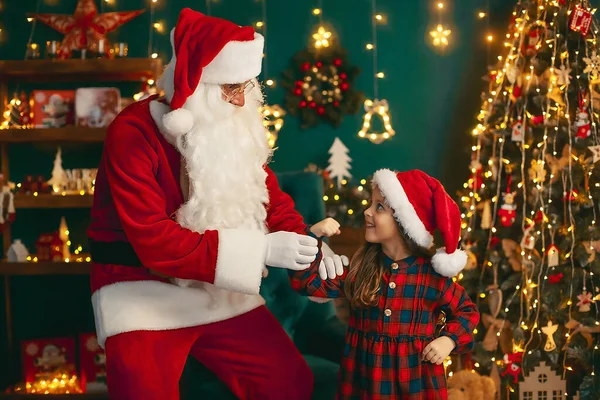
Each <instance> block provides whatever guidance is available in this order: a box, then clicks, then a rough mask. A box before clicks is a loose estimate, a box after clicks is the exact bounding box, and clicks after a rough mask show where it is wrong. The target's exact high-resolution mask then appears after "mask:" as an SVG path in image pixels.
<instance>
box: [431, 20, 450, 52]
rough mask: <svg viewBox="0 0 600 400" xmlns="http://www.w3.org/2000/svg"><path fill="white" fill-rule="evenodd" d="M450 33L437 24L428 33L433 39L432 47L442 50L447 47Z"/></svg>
mask: <svg viewBox="0 0 600 400" xmlns="http://www.w3.org/2000/svg"><path fill="white" fill-rule="evenodd" d="M451 33H452V31H451V30H450V29H446V28H444V26H443V25H442V24H439V25H438V26H437V28H436V29H435V30H433V31H431V32H429V34H430V35H431V38H432V39H433V45H434V46H435V47H442V48H445V47H446V46H448V37H449V36H450V34H451Z"/></svg>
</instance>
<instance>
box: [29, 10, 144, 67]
mask: <svg viewBox="0 0 600 400" xmlns="http://www.w3.org/2000/svg"><path fill="white" fill-rule="evenodd" d="M143 12H144V10H137V11H123V12H109V13H103V14H98V9H97V8H96V3H95V1H94V0H78V1H77V6H76V7H75V12H74V13H73V15H59V14H37V13H32V14H28V15H27V17H28V18H34V19H36V20H38V21H40V22H42V23H44V24H46V25H48V26H50V27H52V28H53V29H55V30H57V31H58V32H60V33H62V34H64V35H65V37H64V38H63V40H62V42H61V46H60V49H59V51H58V57H59V58H61V59H66V58H70V57H71V55H73V52H74V51H76V52H83V53H84V54H85V52H88V51H89V52H90V53H93V54H94V53H95V54H99V53H106V54H107V55H108V54H110V53H109V52H108V51H107V49H109V48H110V44H109V42H108V40H107V39H106V33H107V32H111V31H114V30H115V29H117V28H118V27H119V26H121V25H123V24H125V23H126V22H129V21H130V20H132V19H133V18H135V17H137V16H138V15H140V14H141V13H143ZM101 47H104V49H102V48H101Z"/></svg>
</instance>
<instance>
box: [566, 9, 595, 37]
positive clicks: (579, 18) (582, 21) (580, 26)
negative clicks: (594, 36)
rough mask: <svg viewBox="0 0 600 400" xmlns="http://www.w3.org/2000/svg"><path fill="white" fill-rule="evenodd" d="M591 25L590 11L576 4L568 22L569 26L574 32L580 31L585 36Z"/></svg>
mask: <svg viewBox="0 0 600 400" xmlns="http://www.w3.org/2000/svg"><path fill="white" fill-rule="evenodd" d="M591 26H592V13H591V12H589V11H588V10H586V9H585V8H583V7H581V6H580V5H579V4H577V5H576V6H575V8H574V9H573V12H572V13H571V23H570V24H569V28H571V30H574V31H575V32H579V33H581V34H582V35H583V36H587V34H588V33H590V27H591Z"/></svg>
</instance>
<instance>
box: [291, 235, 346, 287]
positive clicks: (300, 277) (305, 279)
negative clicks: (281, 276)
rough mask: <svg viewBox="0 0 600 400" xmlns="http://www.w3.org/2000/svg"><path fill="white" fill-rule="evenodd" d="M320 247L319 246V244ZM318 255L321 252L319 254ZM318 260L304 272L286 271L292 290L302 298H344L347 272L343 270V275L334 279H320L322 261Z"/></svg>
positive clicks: (318, 258)
mask: <svg viewBox="0 0 600 400" xmlns="http://www.w3.org/2000/svg"><path fill="white" fill-rule="evenodd" d="M320 247H321V244H320V243H319V248H320ZM320 254H321V252H319V255H320ZM320 258H321V257H317V259H316V260H315V262H313V263H312V264H311V266H310V268H308V269H305V270H304V271H292V270H289V271H288V273H289V278H290V283H291V285H292V288H293V289H294V290H295V291H296V292H298V293H300V294H301V295H304V296H312V297H320V298H329V299H335V298H338V297H344V279H345V278H346V274H347V273H348V271H347V270H345V271H344V274H343V275H340V276H338V277H337V278H335V279H321V277H320V276H319V264H320V263H321V262H323V261H322V260H320Z"/></svg>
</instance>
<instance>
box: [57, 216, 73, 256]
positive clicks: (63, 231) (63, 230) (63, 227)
mask: <svg viewBox="0 0 600 400" xmlns="http://www.w3.org/2000/svg"><path fill="white" fill-rule="evenodd" d="M58 236H59V237H60V240H62V242H63V246H62V255H63V260H68V259H70V258H71V249H70V244H71V241H70V240H69V228H68V227H67V221H66V220H65V217H61V219H60V226H59V228H58Z"/></svg>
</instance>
